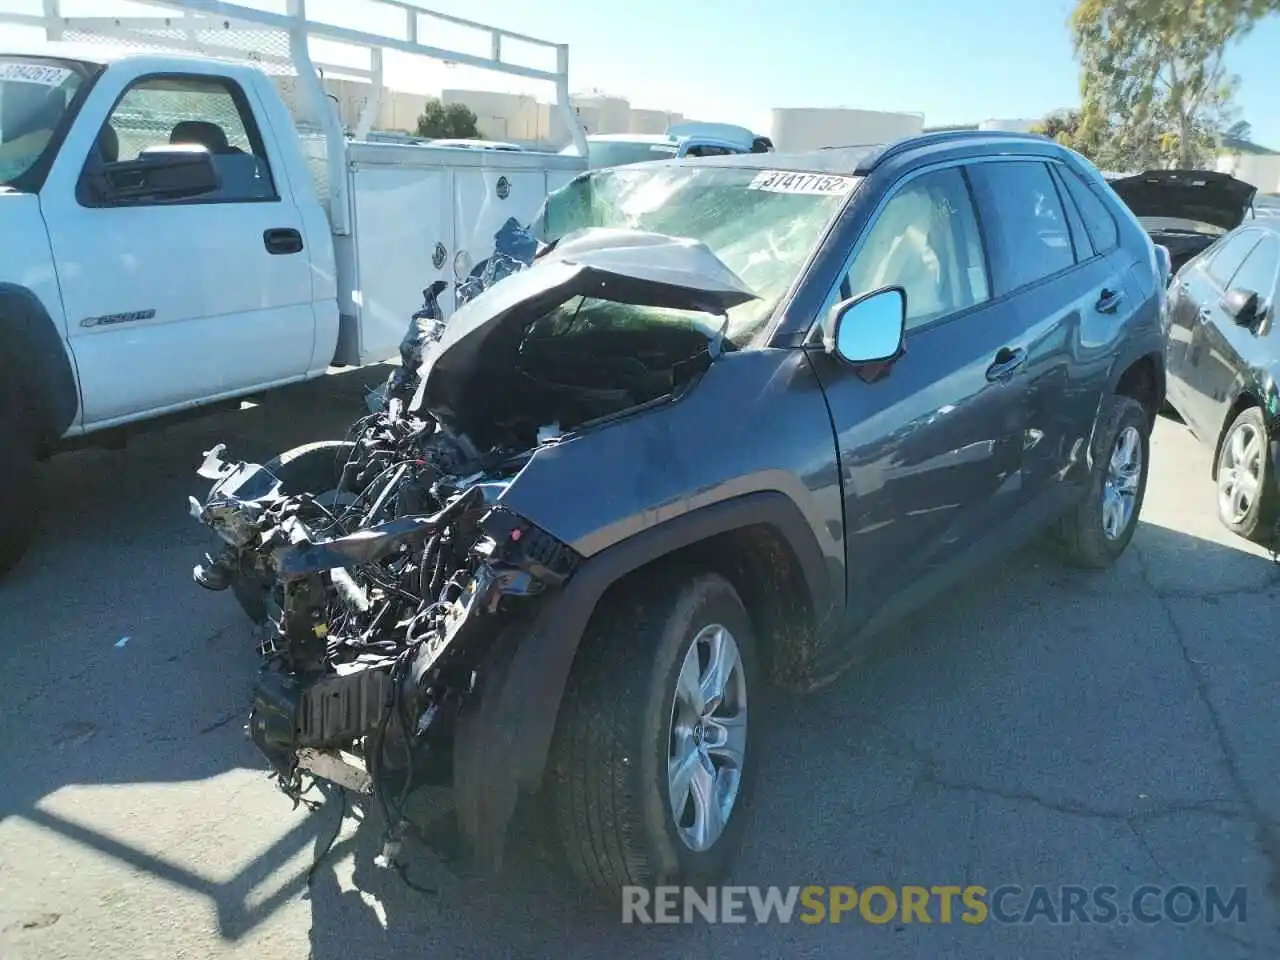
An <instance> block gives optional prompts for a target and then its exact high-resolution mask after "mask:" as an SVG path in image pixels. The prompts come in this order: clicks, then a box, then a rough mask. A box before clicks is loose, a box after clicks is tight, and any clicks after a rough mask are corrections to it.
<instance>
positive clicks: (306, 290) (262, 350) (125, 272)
mask: <svg viewBox="0 0 1280 960" xmlns="http://www.w3.org/2000/svg"><path fill="white" fill-rule="evenodd" d="M111 76H112V75H111V72H110V71H108V73H107V74H106V76H105V77H104V83H103V84H100V87H99V89H96V90H94V92H93V94H92V99H91V100H90V101H89V102H87V103H86V105H85V109H84V113H83V114H82V116H81V121H80V122H81V123H82V124H83V123H96V122H97V120H96V118H97V117H102V116H105V117H106V123H105V124H103V126H102V127H101V128H100V133H99V134H98V138H97V140H96V142H94V143H93V145H92V147H90V148H86V147H84V146H83V143H84V141H83V139H79V140H78V141H76V142H79V143H80V144H81V147H80V148H79V149H78V150H77V151H72V141H68V144H67V145H66V147H64V153H65V154H67V156H65V157H60V158H59V166H60V167H61V168H62V169H61V170H55V173H57V174H58V177H57V182H56V183H55V182H54V178H51V180H50V183H48V184H46V188H45V191H44V193H45V194H46V195H47V196H42V204H43V208H44V212H45V217H46V221H47V223H48V227H49V235H50V237H51V242H52V246H53V253H54V257H55V261H56V263H57V266H58V272H59V278H60V280H61V284H62V295H63V301H64V305H65V308H66V315H67V336H68V340H69V342H70V344H71V347H72V350H73V352H74V354H75V357H76V362H77V367H78V369H79V374H80V383H81V392H82V398H83V399H82V403H83V416H84V425H85V426H86V427H90V428H91V427H94V426H104V425H108V424H110V423H113V422H117V421H123V420H128V419H133V418H137V417H140V416H145V415H147V414H150V413H160V412H162V411H164V410H166V409H170V408H174V407H179V406H182V405H186V404H189V403H190V402H192V401H196V400H211V399H216V398H218V397H220V396H225V395H230V394H234V393H237V392H245V391H247V390H251V389H253V388H256V387H265V386H270V385H273V384H276V383H280V382H282V381H286V380H289V379H293V378H297V377H299V376H301V375H302V374H303V373H304V372H305V371H306V370H307V367H308V366H309V365H310V360H311V356H312V348H313V340H314V335H315V318H314V312H313V309H312V284H311V269H310V260H309V253H308V251H307V250H306V248H305V242H304V238H305V234H304V231H303V224H302V218H301V216H300V213H299V210H298V207H297V205H296V203H295V202H294V200H293V196H292V193H291V192H290V190H289V187H288V183H287V180H286V179H285V174H284V171H283V170H281V169H279V164H273V163H272V159H273V154H272V153H271V152H269V151H268V148H267V144H266V143H265V142H264V136H263V131H262V130H261V129H260V128H259V125H258V123H257V122H256V120H255V117H254V114H253V111H252V110H251V109H250V106H249V103H250V101H249V99H248V97H247V96H246V93H245V91H244V89H243V88H242V87H241V86H240V84H238V83H237V82H236V81H235V80H233V79H231V78H230V77H226V76H220V75H216V74H212V73H211V74H208V75H205V74H194V73H193V74H185V73H184V74H181V75H171V74H166V75H147V76H142V77H137V78H134V79H132V80H131V81H127V80H121V81H117V83H116V84H112V83H110V79H111ZM103 87H105V88H106V89H103ZM171 144H187V145H197V146H200V147H203V148H205V149H207V150H208V152H209V154H210V159H211V162H212V165H213V167H214V169H215V171H216V173H217V178H216V179H217V181H218V185H217V187H216V188H215V189H213V190H208V191H204V192H200V193H198V194H195V195H191V196H184V197H155V196H152V197H143V198H141V199H139V198H136V197H133V198H131V197H129V196H127V195H124V194H123V193H122V192H121V191H119V190H117V189H116V187H115V186H114V185H112V184H110V183H109V182H108V181H107V179H106V178H105V177H104V174H105V173H107V172H108V171H109V169H110V165H111V164H113V163H116V162H120V161H130V160H135V159H136V158H137V157H138V155H139V154H140V153H141V152H142V151H143V150H145V149H146V148H148V147H156V146H162V145H171ZM273 146H274V144H273Z"/></svg>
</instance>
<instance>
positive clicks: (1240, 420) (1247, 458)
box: [1217, 407, 1277, 546]
mask: <svg viewBox="0 0 1280 960" xmlns="http://www.w3.org/2000/svg"><path fill="white" fill-rule="evenodd" d="M1269 446H1270V443H1269V437H1268V436H1267V424H1266V421H1265V420H1263V418H1262V411H1261V410H1260V409H1259V408H1258V407H1249V408H1248V409H1247V410H1242V411H1240V416H1238V417H1236V418H1235V420H1234V421H1233V422H1232V424H1231V426H1230V427H1228V428H1227V432H1226V435H1225V436H1224V437H1223V438H1222V446H1221V448H1220V449H1219V450H1218V464H1217V485H1218V517H1219V518H1220V519H1221V520H1222V522H1223V524H1225V525H1226V527H1227V528H1228V529H1229V530H1231V532H1232V533H1235V534H1238V535H1239V536H1242V537H1244V538H1245V539H1246V540H1252V541H1253V542H1254V543H1260V544H1262V545H1263V546H1270V545H1271V543H1272V541H1273V540H1274V538H1275V522H1276V512H1277V511H1276V508H1277V504H1276V490H1275V483H1274V481H1273V480H1272V477H1271V470H1270V469H1269V468H1270V458H1269V456H1268V447H1269Z"/></svg>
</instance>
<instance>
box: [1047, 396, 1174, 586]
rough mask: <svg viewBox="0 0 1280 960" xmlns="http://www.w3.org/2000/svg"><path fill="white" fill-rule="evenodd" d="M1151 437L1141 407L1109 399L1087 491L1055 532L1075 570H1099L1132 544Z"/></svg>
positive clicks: (1144, 487)
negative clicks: (1081, 568) (1076, 567)
mask: <svg viewBox="0 0 1280 960" xmlns="http://www.w3.org/2000/svg"><path fill="white" fill-rule="evenodd" d="M1150 432H1151V421H1150V418H1149V417H1148V416H1147V412H1146V410H1145V409H1143V406H1142V404H1140V403H1139V402H1138V401H1137V400H1134V399H1133V398H1132V397H1125V396H1120V395H1116V396H1113V397H1112V398H1111V403H1110V405H1109V406H1108V408H1107V410H1106V412H1105V413H1104V414H1103V420H1102V423H1101V424H1099V428H1098V436H1097V440H1096V446H1095V452H1094V462H1093V472H1092V473H1091V474H1090V476H1089V488H1088V490H1087V492H1086V493H1085V495H1084V498H1083V499H1082V500H1081V501H1080V502H1079V503H1078V504H1077V505H1076V506H1075V508H1074V509H1072V510H1071V511H1070V512H1069V513H1068V514H1067V515H1066V516H1065V517H1063V518H1062V520H1061V522H1060V526H1059V528H1058V534H1059V540H1060V542H1061V544H1062V547H1063V549H1064V551H1065V553H1066V555H1067V558H1068V559H1069V560H1070V561H1071V562H1072V563H1074V564H1076V565H1077V566H1081V567H1086V568H1092V569H1095V570H1104V569H1106V568H1107V567H1110V566H1111V565H1112V564H1113V563H1115V562H1116V559H1117V558H1119V556H1120V554H1122V553H1124V551H1125V548H1126V547H1128V546H1129V541H1130V540H1132V539H1133V533H1134V531H1135V530H1136V529H1137V528H1138V515H1139V514H1140V513H1141V512H1142V500H1143V497H1144V496H1146V492H1147V472H1148V469H1149V465H1150V461H1151V437H1150Z"/></svg>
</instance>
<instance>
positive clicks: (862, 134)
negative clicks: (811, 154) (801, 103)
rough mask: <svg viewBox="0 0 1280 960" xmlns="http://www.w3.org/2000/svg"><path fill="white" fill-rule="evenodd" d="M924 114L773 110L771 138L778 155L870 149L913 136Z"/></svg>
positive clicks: (838, 109)
mask: <svg viewBox="0 0 1280 960" xmlns="http://www.w3.org/2000/svg"><path fill="white" fill-rule="evenodd" d="M923 129H924V114H922V113H890V112H887V111H883V110H855V109H852V108H848V107H794V108H793V107H785V108H778V109H775V110H774V111H773V117H772V122H771V123H770V127H769V136H770V138H771V139H772V140H773V146H774V149H775V150H777V151H779V152H794V151H798V150H817V149H820V148H822V147H851V146H870V145H873V144H880V143H889V142H891V141H894V140H901V139H903V138H904V137H914V136H916V135H918V134H919V133H920V131H921V130H923Z"/></svg>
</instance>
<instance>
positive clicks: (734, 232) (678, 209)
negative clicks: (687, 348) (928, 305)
mask: <svg viewBox="0 0 1280 960" xmlns="http://www.w3.org/2000/svg"><path fill="white" fill-rule="evenodd" d="M857 184H858V178H856V177H844V176H828V175H824V174H808V173H789V172H780V171H769V170H759V169H741V168H732V167H720V166H716V167H709V166H708V167H701V166H698V165H696V164H690V165H679V166H677V165H665V164H664V165H662V166H658V167H620V168H615V169H612V170H600V171H596V172H591V173H586V174H583V175H581V176H579V177H578V178H576V179H575V180H573V181H571V182H570V183H568V184H566V185H565V186H564V187H561V188H560V189H559V190H557V191H555V192H554V193H552V194H551V195H550V196H549V197H548V198H547V201H546V203H545V204H544V206H543V208H542V211H541V213H540V214H539V217H538V219H537V221H536V222H535V224H534V228H535V230H536V231H537V234H538V238H539V239H540V240H542V241H544V242H548V243H549V242H551V241H553V240H558V239H559V238H560V237H562V236H564V235H565V234H568V233H571V232H573V231H574V230H580V229H583V228H585V227H612V228H622V229H631V230H647V231H651V232H654V233H662V234H667V235H668V236H673V237H687V238H689V239H693V240H700V241H702V242H703V243H705V244H706V245H707V246H708V247H710V248H711V250H712V251H713V252H714V253H715V254H716V256H718V257H719V258H720V259H721V260H722V261H723V262H724V263H725V265H726V266H728V267H729V269H731V270H733V271H734V273H736V274H737V275H738V276H739V277H740V278H741V279H742V280H743V282H745V283H746V284H747V286H748V287H750V288H751V289H752V290H753V291H754V292H755V293H756V294H757V296H758V297H759V299H758V300H753V301H750V302H748V303H744V304H742V305H741V306H737V307H734V308H732V309H731V310H730V311H729V326H728V329H727V330H726V331H725V338H726V340H727V341H728V342H729V345H730V346H731V347H736V348H739V349H741V348H744V347H748V346H753V345H758V344H757V343H756V341H757V340H758V339H759V337H760V335H761V334H762V333H763V332H764V330H765V329H766V327H767V326H768V323H769V319H770V317H771V316H772V315H773V312H774V310H775V308H776V307H777V305H778V303H779V302H780V301H781V300H782V298H783V296H785V295H786V293H787V291H788V290H789V289H790V287H791V285H792V283H794V282H795V279H796V277H797V276H798V275H799V273H800V271H801V270H802V269H803V268H804V265H805V263H806V262H807V261H808V259H809V257H810V255H811V254H812V253H813V251H814V250H815V249H816V247H817V246H818V244H819V243H820V242H821V241H822V238H823V236H824V235H825V234H826V231H827V227H828V225H829V224H830V223H831V221H832V219H833V218H834V217H835V216H836V215H837V214H838V213H839V212H840V210H841V209H842V208H843V206H844V203H845V200H846V199H847V198H848V196H849V195H850V194H851V193H852V192H853V190H854V188H855V187H856V186H857ZM644 312H645V313H646V314H647V315H649V316H650V317H652V318H654V319H666V320H668V321H669V322H675V323H685V324H687V323H689V322H690V319H689V316H688V315H687V314H682V313H679V312H678V311H658V310H650V309H648V308H646V309H645V311H644ZM708 319H709V318H708Z"/></svg>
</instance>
